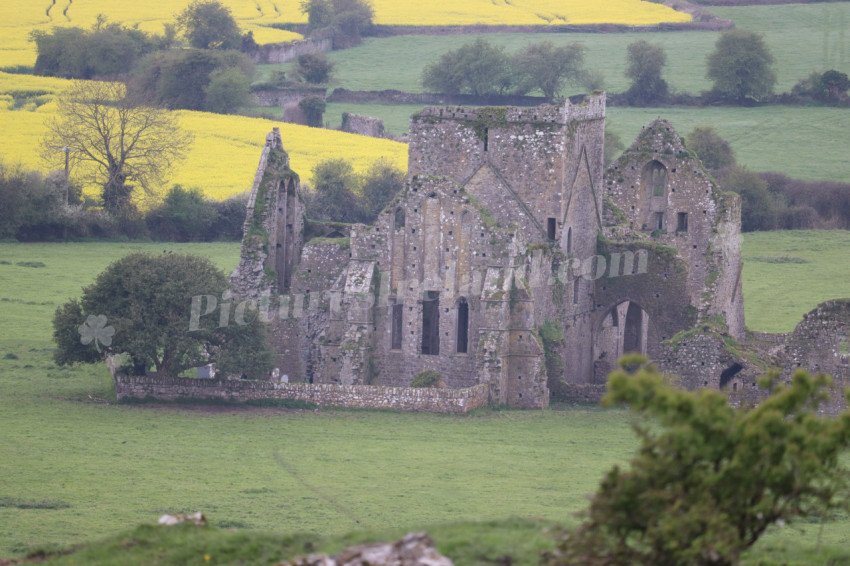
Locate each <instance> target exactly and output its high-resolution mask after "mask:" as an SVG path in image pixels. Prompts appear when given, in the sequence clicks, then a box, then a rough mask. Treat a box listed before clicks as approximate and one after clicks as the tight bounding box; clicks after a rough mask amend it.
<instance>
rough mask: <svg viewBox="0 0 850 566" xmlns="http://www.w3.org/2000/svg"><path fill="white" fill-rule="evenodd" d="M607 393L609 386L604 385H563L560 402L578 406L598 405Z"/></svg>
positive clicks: (561, 386) (560, 390) (560, 391)
mask: <svg viewBox="0 0 850 566" xmlns="http://www.w3.org/2000/svg"><path fill="white" fill-rule="evenodd" d="M607 392H608V386H607V385H605V384H604V383H562V384H561V385H560V389H559V395H560V399H559V400H560V401H562V402H564V403H571V404H576V405H598V404H599V403H600V402H601V401H602V398H603V397H604V396H605V393H607Z"/></svg>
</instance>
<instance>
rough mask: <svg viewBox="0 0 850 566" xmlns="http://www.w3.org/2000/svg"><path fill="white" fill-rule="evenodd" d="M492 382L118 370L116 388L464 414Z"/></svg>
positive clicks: (141, 394)
mask: <svg viewBox="0 0 850 566" xmlns="http://www.w3.org/2000/svg"><path fill="white" fill-rule="evenodd" d="M489 390H490V388H489V386H488V385H486V384H483V385H476V386H474V387H469V388H467V389H428V388H420V387H380V386H374V385H327V384H309V383H273V382H270V381H243V380H238V379H188V378H182V377H151V376H145V377H128V376H123V375H116V376H115V393H116V395H117V397H118V400H119V401H120V400H122V399H133V398H135V399H158V400H161V401H174V400H177V399H220V400H223V401H232V402H237V403H244V402H246V401H256V400H260V399H287V400H293V401H304V402H306V403H311V404H313V405H318V406H320V407H346V408H349V409H392V410H397V411H427V412H432V413H449V414H454V415H461V414H464V413H467V412H469V411H471V410H473V409H478V408H481V407H486V406H487V404H488V400H489Z"/></svg>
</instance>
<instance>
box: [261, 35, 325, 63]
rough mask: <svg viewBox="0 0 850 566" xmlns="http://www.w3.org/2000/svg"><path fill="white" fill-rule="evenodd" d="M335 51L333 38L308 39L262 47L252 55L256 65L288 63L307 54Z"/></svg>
mask: <svg viewBox="0 0 850 566" xmlns="http://www.w3.org/2000/svg"><path fill="white" fill-rule="evenodd" d="M332 49H333V38H332V37H329V36H328V37H317V38H310V37H308V38H306V39H302V40H296V41H291V42H288V43H269V44H266V45H260V46H258V47H257V49H256V50H254V52H253V53H251V59H252V60H253V61H254V63H258V64H269V63H286V62H287V61H294V60H295V59H297V58H298V57H300V56H301V55H306V54H307V53H327V52H328V51H331V50H332Z"/></svg>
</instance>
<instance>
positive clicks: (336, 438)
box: [0, 232, 850, 565]
mask: <svg viewBox="0 0 850 566" xmlns="http://www.w3.org/2000/svg"><path fill="white" fill-rule="evenodd" d="M848 244H850V233H848V232H783V233H775V232H774V233H764V234H754V235H747V236H746V238H745V242H744V256H745V258H747V262H746V265H745V271H744V291H745V297H746V301H747V316H748V321H749V323H750V326H751V327H754V328H757V329H760V330H771V329H776V330H783V329H789V328H791V327H793V324H794V322H795V321H796V320H798V319H799V316H800V315H802V313H804V312H806V311H807V310H810V309H811V308H812V307H814V306H815V304H817V302H818V301H820V300H822V299H823V298H831V297H835V296H844V295H846V294H847V293H846V292H845V289H846V285H847V284H846V281H847V280H848V277H847V276H848V273H847V270H848V268H847V267H846V264H847V262H846V261H841V259H843V258H840V257H839V254H840V253H841V250H842V248H843V249H846V248H847V245H848ZM132 251H147V252H150V253H163V252H164V251H166V252H167V251H173V252H192V253H198V254H200V255H206V256H208V257H210V258H212V259H213V261H214V262H215V263H216V264H217V265H219V266H220V267H222V268H223V269H225V270H227V271H229V270H230V269H232V268H233V267H234V266H235V265H236V262H237V260H238V253H239V246H238V244H235V243H222V244H161V243H72V244H15V243H3V244H0V320H2V324H3V332H2V334H0V557H9V556H20V555H24V554H27V553H29V552H32V551H33V550H34V549H38V548H57V547H66V546H68V545H78V544H82V543H88V542H89V541H95V540H98V539H101V538H102V537H111V538H108V539H106V542H104V543H101V544H93V545H90V546H86V547H85V548H83V549H81V550H80V551H79V557H78V559H77V560H76V563H104V564H109V563H114V564H151V563H159V564H192V563H197V564H201V563H206V562H205V561H204V558H203V556H204V555H205V554H206V555H211V556H213V557H214V558H213V559H212V560H211V561H212V563H218V564H235V563H240V562H239V560H244V556H245V555H246V554H247V553H249V552H254V551H256V556H262V557H266V558H267V559H268V560H269V561H271V560H275V559H277V558H279V557H280V556H281V554H280V553H282V552H290V551H293V552H295V551H297V550H298V549H299V548H305V549H306V548H322V549H330V550H335V549H339V548H341V547H342V546H344V545H345V544H350V543H351V542H353V541H357V540H366V539H370V538H371V539H380V538H388V537H391V536H400V535H401V534H403V533H404V532H406V531H410V530H421V529H423V528H428V529H429V530H430V531H431V532H432V534H434V536H435V538H436V539H437V542H438V546H439V547H440V548H441V549H442V550H443V551H444V552H447V553H450V555H451V556H453V557H455V558H456V561H457V562H456V563H458V564H484V563H488V561H489V562H490V563H492V561H494V560H497V559H498V558H500V557H502V556H505V555H509V556H512V557H513V560H514V563H516V564H533V563H535V562H536V556H537V553H538V552H539V551H540V550H541V549H543V548H546V546H547V545H548V544H551V543H549V542H547V541H548V539H546V538H545V537H544V536H543V535H542V534H541V533H542V530H543V529H544V528H545V527H546V526H549V525H551V524H552V523H553V522H569V521H572V520H574V519H573V514H574V512H576V511H578V510H580V509H581V508H583V507H584V506H585V504H586V502H587V499H586V497H587V495H588V494H590V493H591V492H592V491H593V490H594V488H595V486H596V485H597V483H598V481H599V479H600V477H601V474H602V473H603V471H604V470H605V469H607V468H608V467H610V466H611V465H612V464H614V463H622V462H625V461H626V460H627V458H628V457H629V456H630V454H631V453H632V450H633V449H634V447H635V446H636V442H635V439H634V437H633V435H632V433H631V432H630V430H629V422H630V417H629V415H628V413H626V412H625V411H622V410H602V409H597V408H594V407H578V408H575V407H573V408H566V407H556V408H554V409H552V410H547V411H499V410H489V409H488V410H483V411H480V412H477V413H475V414H473V415H469V416H465V417H453V416H445V415H429V414H400V413H392V412H367V411H340V410H320V411H318V412H313V411H310V410H284V409H279V408H251V409H247V408H237V407H231V406H221V405H219V406H202V405H191V406H182V407H177V406H170V405H165V406H160V405H146V404H141V405H124V404H121V405H118V404H115V403H114V393H113V391H112V384H111V380H110V378H109V374H108V372H107V371H106V369H105V368H104V367H102V366H97V367H89V366H77V367H73V368H60V367H57V366H55V365H54V364H53V361H52V358H51V350H52V343H51V339H50V333H51V331H50V318H51V315H52V313H53V311H54V310H55V308H56V307H57V306H58V305H59V304H61V303H62V302H64V301H65V300H67V299H68V298H71V297H74V296H78V295H79V294H80V290H81V288H82V287H83V286H85V285H87V284H88V283H90V282H91V281H92V280H93V279H94V277H95V276H96V275H97V274H98V273H99V272H100V271H101V270H102V269H103V268H105V267H106V266H107V265H108V264H109V263H110V262H111V261H112V260H114V259H117V258H119V257H121V256H123V255H125V254H127V253H129V252H132ZM785 257H799V258H802V259H804V260H805V261H807V263H804V264H800V263H793V261H795V260H790V261H789V260H784V259H773V258H785ZM776 301H781V302H786V303H789V304H792V305H794V306H791V307H790V308H788V309H786V310H782V309H779V308H777V305H776V304H775V302H776ZM196 510H202V511H204V512H205V513H206V514H207V516H208V517H209V519H210V521H211V523H212V527H209V528H207V529H200V530H198V531H197V532H195V531H189V532H186V531H174V534H171V533H170V532H169V533H161V532H160V531H156V530H150V529H144V528H143V529H136V530H133V529H134V528H135V527H136V525H139V524H145V523H148V524H149V523H153V522H155V520H156V519H157V518H158V517H159V515H161V514H163V513H173V512H191V511H196ZM511 518H519V519H511ZM529 519H533V520H529ZM848 525H850V522H849V521H848V520H847V519H846V518H844V519H841V520H839V521H837V522H833V523H828V524H826V525H825V527H824V530H823V533H822V545H821V546H820V547H818V545H817V534H818V532H819V531H820V525H819V524H816V523H812V524H804V525H803V527H804V530H802V531H796V530H792V529H788V528H785V529H782V530H781V531H777V532H775V533H773V534H772V535H771V536H770V537H768V538H767V539H766V540H765V541H764V543H762V544H761V545H760V549H759V551H758V553H756V554H755V555H754V557H753V558H752V559H751V562H750V563H752V564H772V563H776V564H779V563H789V564H824V565H826V564H838V563H840V562H835V561H834V560H835V559H836V557H841V556H844V558H845V559H846V558H847V556H846V555H847V553H846V551H845V550H841V548H842V545H843V546H844V548H846V544H847V542H848V532H850V529H848ZM234 529H235V531H234ZM350 532H355V533H357V534H355V535H352V536H346V533H350ZM263 533H276V534H263ZM291 533H303V536H301V537H295V538H293V537H290V536H288V535H289V534H291ZM178 541H179V542H178ZM308 542H309V545H308V544H307V543H308ZM305 545H307V546H305ZM172 547H174V548H172ZM159 549H165V550H159ZM179 549H184V550H182V551H180V550H179ZM187 552H188V553H189V554H187ZM842 552H843V553H844V554H842ZM819 556H823V559H820V558H817V557H819ZM133 557H135V558H133ZM771 557H775V559H776V560H777V562H770V561H767V562H765V561H764V560H768V559H769V560H773V558H771ZM51 563H55V564H60V563H61V564H67V563H68V560H67V557H65V556H63V557H60V558H56V559H55V560H54V561H53V562H51Z"/></svg>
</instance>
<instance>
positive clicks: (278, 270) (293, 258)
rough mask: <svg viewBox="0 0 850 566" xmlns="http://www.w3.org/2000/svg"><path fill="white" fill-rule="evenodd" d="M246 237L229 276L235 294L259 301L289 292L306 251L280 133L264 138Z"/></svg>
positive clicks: (295, 183) (296, 183)
mask: <svg viewBox="0 0 850 566" xmlns="http://www.w3.org/2000/svg"><path fill="white" fill-rule="evenodd" d="M243 234H244V235H243V238H242V251H241V254H240V260H239V266H238V267H237V268H236V270H235V271H234V272H233V274H232V275H231V287H232V289H233V291H234V293H235V294H236V295H237V296H240V297H246V298H251V299H259V298H260V297H261V296H262V295H264V294H270V293H278V292H285V291H287V290H288V289H289V286H290V284H291V278H292V274H293V272H294V270H295V267H296V265H297V263H298V258H299V256H300V254H301V247H302V245H303V234H304V204H303V201H302V198H301V189H300V180H299V178H298V175H297V174H295V172H294V171H292V170H291V169H290V168H289V155H288V154H287V153H286V151H284V149H283V141H282V140H281V137H280V129H279V128H274V129H273V130H272V132H271V133H270V134H268V135H267V136H266V144H265V146H264V147H263V153H262V155H261V157H260V164H259V166H258V167H257V174H256V176H255V177H254V185H253V187H252V188H251V195H250V196H249V198H248V207H247V212H246V217H245V224H244V226H243Z"/></svg>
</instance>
